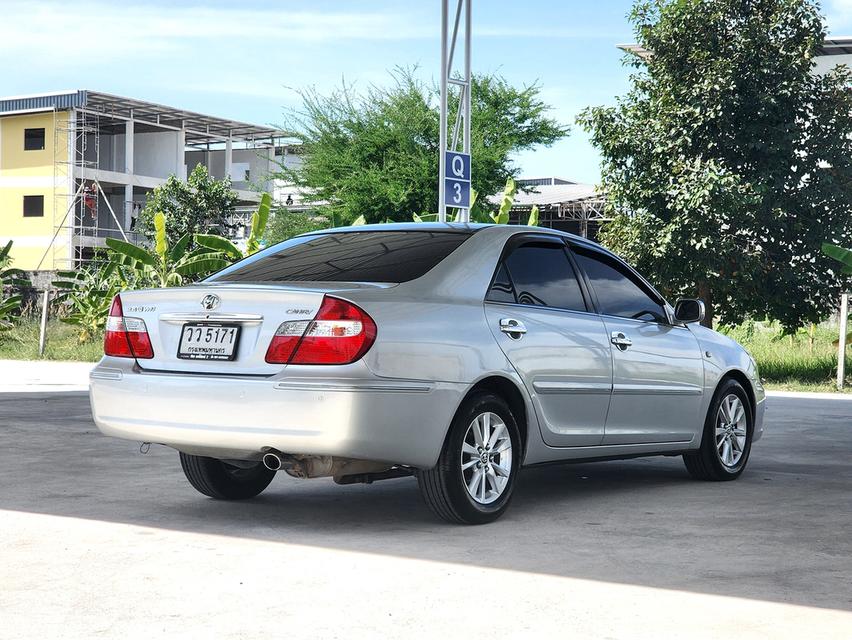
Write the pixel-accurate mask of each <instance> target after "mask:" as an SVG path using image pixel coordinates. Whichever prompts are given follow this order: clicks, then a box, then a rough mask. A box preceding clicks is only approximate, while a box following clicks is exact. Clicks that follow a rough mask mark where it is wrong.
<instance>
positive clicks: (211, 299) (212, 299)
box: [201, 293, 220, 311]
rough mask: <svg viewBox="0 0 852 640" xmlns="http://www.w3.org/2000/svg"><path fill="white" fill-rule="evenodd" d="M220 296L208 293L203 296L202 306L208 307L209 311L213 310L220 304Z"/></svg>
mask: <svg viewBox="0 0 852 640" xmlns="http://www.w3.org/2000/svg"><path fill="white" fill-rule="evenodd" d="M219 302H220V300H219V296H217V295H216V294H215V293H208V294H207V295H206V296H204V297H203V298H201V306H202V307H204V308H205V309H207V311H212V310H213V309H215V308H216V307H218V306H219Z"/></svg>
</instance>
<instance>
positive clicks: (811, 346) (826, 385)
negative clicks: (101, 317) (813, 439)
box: [0, 319, 852, 392]
mask: <svg viewBox="0 0 852 640" xmlns="http://www.w3.org/2000/svg"><path fill="white" fill-rule="evenodd" d="M721 330H722V332H723V333H726V334H727V335H729V336H730V337H731V338H733V339H734V340H737V341H738V342H739V343H740V344H742V345H743V346H744V347H745V348H746V349H748V351H749V353H751V355H752V356H754V358H755V360H757V365H758V367H759V368H760V376H761V378H763V379H764V380H765V381H766V386H767V388H769V389H774V390H779V391H836V390H837V389H836V387H835V376H836V371H837V347H836V345H834V344H833V343H834V342H835V341H836V340H837V330H836V329H831V328H828V327H816V328H815V329H814V330H813V332H812V333H810V334H809V333H806V332H800V333H798V334H796V335H794V336H792V337H791V336H781V334H780V330H779V328H778V326H776V325H774V324H771V323H764V322H753V321H748V322H745V323H743V324H741V325H739V326H737V327H733V328H728V327H722V328H721ZM38 335H39V326H38V321H37V320H35V319H24V320H22V321H21V322H20V323H18V324H17V325H16V326H15V328H13V329H11V330H9V331H4V332H0V359H10V360H38V359H39V356H38ZM78 335H79V331H78V329H77V327H75V326H73V325H68V324H65V323H63V322H59V321H58V320H51V321H50V322H48V325H47V345H46V348H45V352H44V358H43V359H45V360H77V361H82V362H97V361H98V360H99V359H100V357H101V354H102V348H103V347H102V341H101V340H100V339H97V340H94V341H91V342H86V343H83V344H80V343H79V341H78V339H77V337H78ZM850 356H852V353H850ZM847 363H848V365H847V368H848V369H850V371H849V373H850V376H852V357H848V358H847ZM847 385H848V392H852V377H847Z"/></svg>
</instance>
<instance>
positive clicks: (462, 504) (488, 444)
mask: <svg viewBox="0 0 852 640" xmlns="http://www.w3.org/2000/svg"><path fill="white" fill-rule="evenodd" d="M520 458H521V439H520V434H519V432H518V425H517V422H516V421H515V417H514V416H513V415H512V411H511V410H510V409H509V406H508V404H506V402H505V401H504V400H503V399H502V398H500V397H499V396H497V395H495V394H493V393H489V392H483V393H478V394H476V395H474V396H471V397H470V398H468V399H467V400H465V402H464V403H462V406H461V407H460V408H459V410H458V412H457V413H456V416H455V418H453V422H452V424H451V425H450V430H449V433H448V434H447V439H446V442H445V444H444V449H443V451H442V452H441V456H440V458H438V464H437V465H436V466H435V467H434V468H433V469H428V470H424V471H420V472H418V473H417V482H418V484H419V486H420V493H421V495H422V496H423V499H424V501H425V502H426V504H427V505H428V506H429V508H430V509H431V510H432V512H433V513H435V515H437V516H438V517H440V518H442V519H444V520H446V521H448V522H454V523H459V524H485V523H487V522H492V521H494V520H496V519H497V518H499V517H500V516H501V515H503V512H504V511H506V508H507V507H508V506H509V501H510V500H511V498H512V492H513V491H514V488H515V478H516V477H517V475H518V469H519V468H520Z"/></svg>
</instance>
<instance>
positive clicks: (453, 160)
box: [438, 0, 472, 222]
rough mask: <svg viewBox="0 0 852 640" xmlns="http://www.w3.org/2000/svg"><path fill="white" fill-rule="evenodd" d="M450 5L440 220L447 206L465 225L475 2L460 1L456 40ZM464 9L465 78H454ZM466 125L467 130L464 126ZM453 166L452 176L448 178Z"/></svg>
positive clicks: (445, 29)
mask: <svg viewBox="0 0 852 640" xmlns="http://www.w3.org/2000/svg"><path fill="white" fill-rule="evenodd" d="M449 2H450V0H441V118H440V145H439V146H440V157H439V159H438V166H439V174H440V175H439V176H438V220H439V221H440V222H446V221H447V207H451V208H453V209H456V210H457V211H458V212H459V216H458V219H459V220H460V221H462V222H468V221H469V220H470V191H471V186H470V185H471V176H470V112H471V89H472V87H471V71H470V55H471V25H472V22H471V3H472V0H457V4H456V12H455V22H454V24H453V32H452V37H449V35H450V32H449V13H450V11H449ZM462 8H464V9H465V12H464V14H465V36H464V42H465V52H464V73H463V78H461V79H460V78H457V77H453V73H452V72H453V58H454V57H455V51H456V42H457V40H458V33H459V24H460V22H461V15H462ZM451 85H452V86H457V87H459V101H458V110H457V111H456V119H455V124H454V126H453V137H452V141H451V142H450V144H449V146H448V145H447V138H448V135H447V133H448V132H447V124H448V120H449V118H448V103H449V88H450V86H451ZM462 122H464V127H463V128H462V126H461V124H462ZM460 130H461V133H462V151H461V152H459V151H457V149H458V141H459V140H458V138H459V131H460ZM448 165H451V167H450V168H451V171H450V173H451V175H449V176H448V175H447V168H448Z"/></svg>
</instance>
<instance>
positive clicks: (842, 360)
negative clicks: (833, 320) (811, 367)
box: [837, 293, 849, 390]
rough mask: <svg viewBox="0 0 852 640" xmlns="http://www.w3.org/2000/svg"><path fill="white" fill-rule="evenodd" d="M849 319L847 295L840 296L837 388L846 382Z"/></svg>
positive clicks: (840, 387)
mask: <svg viewBox="0 0 852 640" xmlns="http://www.w3.org/2000/svg"><path fill="white" fill-rule="evenodd" d="M848 317H849V294H848V293H844V294H841V296H840V340H838V342H837V388H838V389H840V390H842V389H843V383H844V382H845V381H846V326H847V325H846V322H847V318H848Z"/></svg>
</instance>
